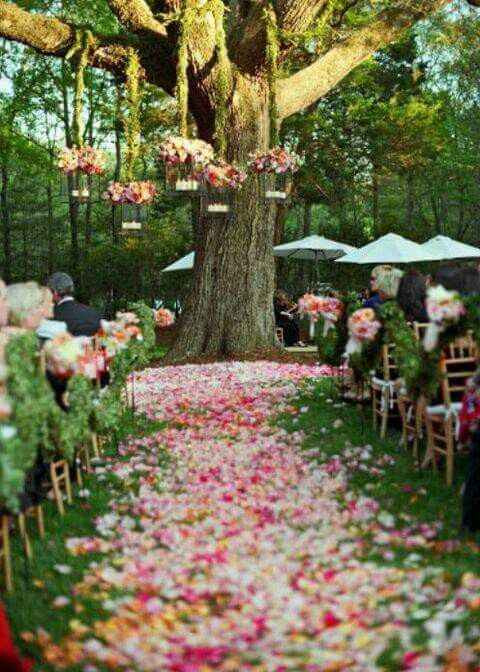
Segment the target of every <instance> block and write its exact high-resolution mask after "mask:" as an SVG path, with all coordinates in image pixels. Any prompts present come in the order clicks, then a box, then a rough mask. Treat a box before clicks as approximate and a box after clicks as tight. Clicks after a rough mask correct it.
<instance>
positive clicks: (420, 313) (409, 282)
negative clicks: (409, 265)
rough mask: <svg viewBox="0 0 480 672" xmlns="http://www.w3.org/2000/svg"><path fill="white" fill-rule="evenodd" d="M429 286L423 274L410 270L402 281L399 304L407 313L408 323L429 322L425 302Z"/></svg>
mask: <svg viewBox="0 0 480 672" xmlns="http://www.w3.org/2000/svg"><path fill="white" fill-rule="evenodd" d="M426 298H427V284H426V281H425V278H424V277H423V275H422V274H421V273H419V272H418V271H415V270H410V271H407V273H405V275H404V276H403V277H402V279H401V280H400V286H399V288H398V294H397V303H398V305H399V306H400V308H401V309H402V310H403V312H404V313H405V318H406V320H407V322H421V323H425V322H428V321H429V320H428V315H427V310H426V308H425V300H426Z"/></svg>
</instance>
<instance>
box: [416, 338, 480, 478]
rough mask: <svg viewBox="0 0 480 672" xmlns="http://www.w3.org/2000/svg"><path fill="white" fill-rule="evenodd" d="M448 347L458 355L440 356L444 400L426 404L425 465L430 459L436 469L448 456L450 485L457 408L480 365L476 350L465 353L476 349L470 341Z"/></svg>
mask: <svg viewBox="0 0 480 672" xmlns="http://www.w3.org/2000/svg"><path fill="white" fill-rule="evenodd" d="M462 341H463V339H462ZM447 351H448V353H449V354H453V355H456V356H454V357H447V356H443V357H442V358H441V360H440V364H439V367H440V376H441V383H440V391H441V403H440V404H435V405H429V406H427V407H426V408H425V424H426V428H427V452H426V455H425V459H424V461H423V464H422V466H427V465H428V464H430V463H431V464H432V467H433V469H434V470H436V469H437V457H438V456H443V457H445V463H446V470H445V478H446V482H447V485H449V486H450V485H451V484H452V482H453V474H454V459H455V448H456V445H457V441H456V426H457V418H458V412H459V410H460V407H461V400H462V397H463V395H464V393H465V390H466V386H467V382H468V380H469V379H470V378H471V377H472V376H473V374H474V373H475V371H476V369H477V365H478V359H477V356H476V354H475V355H466V356H465V354H464V353H465V352H472V351H473V350H472V344H471V343H468V342H455V343H452V344H451V346H450V345H449V346H448V348H447ZM460 355H462V356H460Z"/></svg>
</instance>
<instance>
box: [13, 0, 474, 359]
mask: <svg viewBox="0 0 480 672" xmlns="http://www.w3.org/2000/svg"><path fill="white" fill-rule="evenodd" d="M105 1H106V3H107V4H108V6H109V7H110V9H111V11H112V13H113V14H114V15H115V17H116V18H117V21H118V24H117V27H116V30H115V32H114V33H113V34H109V35H105V34H98V33H97V34H96V37H95V43H94V47H93V49H92V50H91V59H90V60H91V64H92V65H94V66H96V67H101V68H104V69H107V70H111V71H113V72H114V73H117V74H118V73H120V74H123V71H124V68H125V58H126V47H128V46H134V47H135V48H136V49H137V50H138V53H139V56H140V60H141V64H142V67H143V69H144V73H145V78H146V79H147V80H148V81H149V82H150V83H152V84H154V85H156V86H158V87H160V88H162V89H164V90H165V91H166V92H168V93H171V94H173V93H174V90H175V87H176V86H177V85H178V86H180V94H181V95H180V99H182V96H183V99H184V100H185V98H187V102H188V109H189V111H190V113H191V115H193V118H194V119H195V122H196V125H197V129H198V134H199V136H200V137H201V138H203V139H204V140H207V141H214V142H215V143H216V145H217V148H218V149H220V150H221V151H223V152H224V154H225V157H226V158H227V160H229V161H231V162H245V161H246V160H247V159H248V156H249V154H250V153H252V152H255V153H258V152H261V151H263V150H265V149H266V148H267V147H268V145H269V143H270V142H271V140H272V138H274V137H275V135H276V131H277V126H278V125H279V124H280V123H281V121H282V120H283V119H285V118H287V117H289V116H291V115H293V114H294V113H296V112H298V111H300V110H302V109H304V108H306V107H308V106H310V105H312V103H314V102H315V101H316V100H318V99H319V98H320V97H322V96H324V95H325V94H327V93H328V92H329V91H331V90H332V89H333V88H334V87H335V86H336V85H337V84H338V83H339V82H340V81H341V80H342V79H343V78H344V77H345V76H346V75H347V74H348V73H349V72H351V71H352V70H353V69H354V68H355V67H356V66H357V65H358V64H359V63H362V62H363V61H365V60H366V59H368V58H369V57H370V56H371V54H372V53H373V52H375V51H376V50H378V49H379V48H380V47H382V46H384V45H385V44H387V43H390V42H392V41H394V40H396V39H397V38H398V36H399V35H400V34H401V33H402V32H403V31H404V30H405V29H406V28H408V27H409V26H411V25H412V24H413V23H414V22H416V21H418V20H420V19H422V18H424V17H425V16H427V15H428V14H430V13H431V12H434V11H436V10H438V9H440V8H442V7H444V6H446V5H448V4H449V2H450V0H415V1H413V0H384V1H383V2H369V1H368V0H275V1H274V0H271V1H270V0H264V1H262V0H259V1H253V0H240V1H238V2H226V1H225V2H223V1H222V0H201V1H200V0H185V1H184V2H179V1H178V0H152V1H151V2H146V0H105ZM75 4H76V3H73V4H72V3H68V2H65V3H62V5H63V7H62V8H60V9H63V12H62V15H61V17H60V16H56V17H55V16H47V15H45V14H41V13H38V12H36V13H29V12H27V11H25V10H23V9H22V8H21V7H20V6H19V5H17V4H15V3H11V2H4V1H3V0H0V35H3V36H4V37H5V38H7V39H10V40H14V41H18V42H22V43H24V44H27V45H29V46H31V47H33V48H34V49H36V50H37V51H39V52H41V53H43V54H46V55H51V56H59V57H64V56H65V55H66V54H67V53H68V52H69V50H70V49H71V47H72V46H73V45H74V44H75V41H76V35H77V30H76V28H75ZM85 4H88V2H87V0H86V1H85ZM93 4H97V5H98V4H99V3H98V2H97V3H93ZM469 4H471V5H478V2H477V0H470V2H469ZM41 5H42V2H36V3H35V9H37V8H38V7H41ZM48 6H49V7H50V5H48ZM226 10H227V11H226ZM70 12H71V16H69V13H70ZM224 13H226V16H225V18H224ZM65 17H67V18H65ZM157 17H161V18H157ZM91 27H92V28H95V26H94V25H92V26H91ZM179 46H180V50H179ZM179 53H180V56H181V58H180V63H179V62H178V61H179V59H178V54H179ZM185 57H186V58H187V60H188V67H187V71H186V74H187V78H186V79H187V81H185V80H184V78H183V77H182V76H181V74H182V72H184V70H183V67H182V66H183V65H184V63H185ZM177 66H179V67H177ZM299 66H300V69H299ZM177 72H178V73H180V81H179V82H177ZM186 85H187V86H186ZM273 232H274V208H273V207H272V206H267V205H265V204H264V202H263V200H262V197H261V194H260V193H259V188H258V186H257V183H256V181H255V180H253V179H252V180H249V181H248V182H247V183H246V186H245V187H244V188H243V189H242V191H241V193H240V195H239V198H238V204H237V207H236V217H235V220H234V221H233V222H232V223H229V224H227V223H225V224H220V225H218V224H216V223H215V222H212V221H207V220H205V219H201V220H200V221H198V222H197V225H196V227H195V250H196V264H195V272H194V282H193V291H192V295H191V297H190V300H189V303H188V306H187V310H186V313H185V316H184V319H183V322H182V325H181V328H180V334H179V338H178V340H177V343H176V346H175V348H174V353H173V354H174V355H175V356H198V355H201V354H204V353H212V354H214V353H215V354H219V353H228V354H233V353H239V352H245V351H248V350H251V349H259V348H267V347H270V346H273V344H274V329H273V312H272V295H273V288H274V264H273V257H272V249H271V248H272V240H273Z"/></svg>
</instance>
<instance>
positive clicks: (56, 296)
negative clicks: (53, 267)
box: [48, 272, 75, 303]
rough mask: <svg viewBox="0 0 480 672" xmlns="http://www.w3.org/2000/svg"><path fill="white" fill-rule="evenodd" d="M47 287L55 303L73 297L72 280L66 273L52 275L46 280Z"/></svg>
mask: <svg viewBox="0 0 480 672" xmlns="http://www.w3.org/2000/svg"><path fill="white" fill-rule="evenodd" d="M48 287H49V288H50V289H51V291H52V294H53V300H54V301H55V303H57V302H58V301H60V300H61V299H63V298H64V297H65V296H73V292H74V291H75V287H74V284H73V280H72V278H71V277H70V276H69V275H68V274H67V273H61V272H59V273H54V274H53V275H52V276H51V278H50V279H49V280H48Z"/></svg>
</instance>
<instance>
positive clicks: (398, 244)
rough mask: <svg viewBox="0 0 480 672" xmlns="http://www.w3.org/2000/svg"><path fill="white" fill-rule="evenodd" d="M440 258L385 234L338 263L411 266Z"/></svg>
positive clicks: (405, 239) (417, 245) (417, 246)
mask: <svg viewBox="0 0 480 672" xmlns="http://www.w3.org/2000/svg"><path fill="white" fill-rule="evenodd" d="M440 259H442V257H441V256H438V255H435V254H433V252H429V251H428V250H426V249H424V248H423V246H422V245H419V244H418V243H414V242H413V240H408V238H403V236H399V235H398V234H397V233H387V234H386V235H385V236H382V237H381V238H378V240H374V241H373V242H372V243H368V245H364V246H363V247H360V248H358V250H355V251H354V252H350V253H349V254H347V255H345V256H344V257H342V258H341V259H337V262H339V263H345V264H411V263H413V262H416V261H439V260H440Z"/></svg>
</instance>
